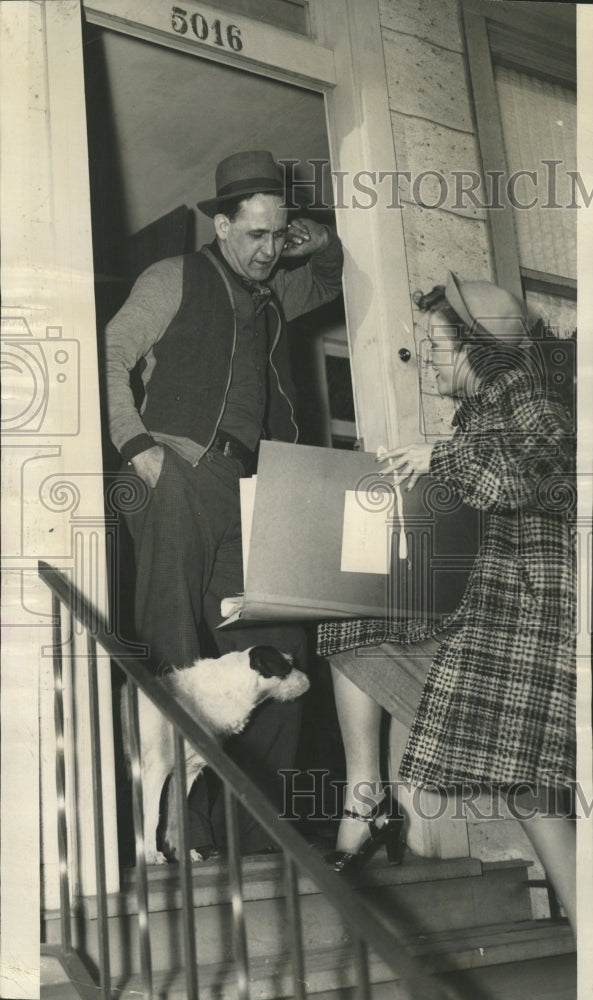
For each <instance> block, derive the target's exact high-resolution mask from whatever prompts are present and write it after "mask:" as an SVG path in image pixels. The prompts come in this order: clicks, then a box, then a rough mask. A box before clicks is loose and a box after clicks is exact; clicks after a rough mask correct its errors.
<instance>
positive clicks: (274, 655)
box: [249, 646, 292, 677]
mask: <svg viewBox="0 0 593 1000" xmlns="http://www.w3.org/2000/svg"><path fill="white" fill-rule="evenodd" d="M249 666H250V667H251V669H252V670H257V672H258V674H261V675H262V677H286V676H287V674H289V673H290V671H291V670H292V664H291V662H290V661H289V660H287V659H286V657H285V656H284V655H283V654H282V653H280V652H279V651H278V650H277V649H274V647H273V646H254V647H253V649H250V650H249Z"/></svg>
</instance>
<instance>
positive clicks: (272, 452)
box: [223, 441, 480, 625]
mask: <svg viewBox="0 0 593 1000" xmlns="http://www.w3.org/2000/svg"><path fill="white" fill-rule="evenodd" d="M402 525H403V529H402ZM243 530H244V563H245V564H246V566H245V593H244V595H243V596H242V597H240V598H238V599H236V600H235V601H223V615H225V616H228V617H227V620H226V622H224V623H223V624H224V625H226V624H230V623H231V622H232V621H238V620H241V621H244V620H249V619H252V620H259V621H261V620H267V619H298V618H301V619H323V618H339V617H352V616H354V617H356V616H367V615H368V616H373V617H374V616H377V617H388V616H396V617H430V618H434V617H438V616H440V615H443V614H446V613H448V612H450V611H452V610H453V609H454V608H455V607H456V606H457V604H458V602H459V600H460V599H461V596H462V594H463V591H464V588H465V583H466V580H467V575H468V572H469V570H470V568H471V565H472V563H473V560H474V558H475V554H476V552H477V549H478V545H479V536H480V526H479V519H478V516H477V513H476V512H475V511H473V510H471V509H470V508H468V507H466V506H464V505H463V504H461V503H460V502H459V501H458V500H457V498H456V497H455V496H454V495H453V494H452V493H451V491H449V490H448V489H447V488H446V487H443V486H442V485H440V484H438V483H437V482H435V481H434V480H432V479H430V478H429V477H428V476H423V477H422V478H421V480H419V482H418V484H417V485H416V486H415V487H414V489H413V490H412V491H409V492H408V491H407V490H406V489H405V485H404V486H402V488H401V489H399V488H396V487H395V486H394V483H393V478H392V477H391V476H381V475H380V470H379V466H378V464H377V462H376V457H375V455H374V454H370V453H366V452H351V451H341V450H338V449H331V448H313V447H308V446H305V445H293V444H284V443H280V442H272V441H264V442H262V444H261V447H260V456H259V463H258V471H257V477H256V489H255V500H254V506H253V515H252V522H251V531H250V532H249V525H248V523H246V524H244V528H243ZM381 550H382V551H381ZM232 596H233V595H229V598H231V597H232Z"/></svg>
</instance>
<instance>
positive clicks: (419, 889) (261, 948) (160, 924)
mask: <svg viewBox="0 0 593 1000" xmlns="http://www.w3.org/2000/svg"><path fill="white" fill-rule="evenodd" d="M526 868H527V865H526V863H524V862H506V863H504V864H501V865H495V866H492V868H491V867H489V866H483V865H482V864H481V863H480V862H479V861H477V860H475V859H469V858H461V859H457V860H451V861H443V860H438V859H422V858H414V857H413V856H411V855H409V856H408V857H406V858H405V860H404V863H403V864H402V865H401V866H389V865H387V864H386V863H385V861H384V860H383V859H379V858H376V859H373V861H372V863H371V864H369V865H368V866H367V867H366V868H365V869H364V871H363V873H361V875H360V877H359V878H358V879H356V880H353V881H352V885H353V886H354V887H355V889H356V892H357V893H360V894H361V895H363V896H364V897H365V899H366V901H367V902H368V903H369V904H370V905H371V906H372V907H373V908H375V909H376V910H377V911H378V912H380V913H381V914H382V915H383V916H384V917H385V918H386V919H389V918H390V915H391V914H393V913H397V914H398V915H399V916H400V918H402V919H403V921H404V925H406V926H409V927H410V928H415V927H418V928H422V930H423V931H424V932H425V933H434V932H439V931H445V930H456V929H461V928H467V927H474V926H476V925H480V924H493V923H497V924H498V923H503V922H504V921H516V920H527V919H529V918H530V917H531V909H530V900H529V893H528V891H527V889H526V887H525V881H526ZM134 881H135V878H134V874H133V873H130V872H128V873H126V874H125V877H124V886H125V888H124V889H123V890H122V892H120V893H117V894H115V895H113V896H111V897H110V898H109V901H108V903H109V914H110V919H109V932H110V945H111V963H112V968H113V971H114V974H115V975H117V976H120V975H121V976H128V975H131V974H133V973H135V972H136V971H139V969H140V964H139V962H140V959H139V950H138V934H137V926H136V917H135V912H136V910H137V904H136V897H135V892H134ZM193 882H194V903H195V907H196V909H195V918H196V942H197V949H198V955H199V956H200V957H201V960H202V961H203V962H205V963H208V964H212V963H221V962H224V961H226V960H229V959H230V958H231V954H232V952H231V939H232V904H231V895H230V889H229V886H228V876H227V871H226V866H225V865H224V864H222V863H221V862H209V863H206V864H203V865H199V866H197V867H196V870H195V872H194V879H193ZM243 890H244V899H245V907H244V911H245V921H246V930H247V940H248V947H249V952H250V954H251V955H252V956H253V957H258V956H269V955H272V954H282V953H283V952H284V951H286V950H287V949H288V941H287V937H286V935H287V930H286V904H285V888H284V865H283V858H282V857H281V856H274V857H269V856H262V857H256V858H249V859H245V860H244V863H243ZM299 891H300V908H301V915H302V924H303V938H304V945H305V948H306V949H307V950H308V949H310V948H312V949H315V948H324V949H328V950H331V949H332V948H336V947H340V946H341V945H342V944H343V942H344V941H346V940H347V939H348V935H347V931H346V928H345V926H344V924H343V922H342V920H341V919H340V917H339V916H338V914H337V912H336V910H335V909H334V907H333V906H332V904H331V903H330V901H329V900H328V899H327V898H326V897H325V896H324V895H323V894H321V893H320V892H319V890H318V889H317V887H316V885H315V884H314V882H313V881H312V880H311V879H309V878H307V877H301V878H299ZM149 896H150V902H149V906H150V917H149V920H150V929H151V939H152V950H153V966H154V968H177V967H179V966H181V965H182V964H183V954H182V948H183V944H182V942H183V925H182V911H181V894H180V890H179V887H178V874H177V866H173V865H167V866H154V868H152V869H151V870H150V872H149ZM95 913H96V902H95V901H94V900H85V901H84V911H83V915H84V919H83V920H82V921H79V925H80V923H84V947H85V953H86V954H87V955H88V956H89V957H90V958H91V960H95V961H96V960H97V955H98V942H97V920H96V919H94V917H95ZM58 931H59V925H58V924H57V923H56V922H55V921H46V940H47V941H48V942H50V943H51V942H52V940H53V941H55V938H52V935H55V934H57V933H58Z"/></svg>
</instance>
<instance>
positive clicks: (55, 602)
mask: <svg viewBox="0 0 593 1000" xmlns="http://www.w3.org/2000/svg"><path fill="white" fill-rule="evenodd" d="M51 609H52V645H53V671H54V728H55V734H56V798H57V825H58V865H59V880H60V924H61V941H62V946H63V948H64V949H65V950H66V951H70V949H71V948H72V926H71V923H70V880H69V878H68V824H67V822H66V764H65V760H64V701H63V694H62V606H61V604H60V601H59V599H58V598H57V597H56V595H55V594H53V593H52V598H51Z"/></svg>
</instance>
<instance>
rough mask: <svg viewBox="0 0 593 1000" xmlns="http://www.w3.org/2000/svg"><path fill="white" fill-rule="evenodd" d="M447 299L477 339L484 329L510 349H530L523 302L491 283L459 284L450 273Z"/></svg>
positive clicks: (446, 289) (464, 282)
mask: <svg viewBox="0 0 593 1000" xmlns="http://www.w3.org/2000/svg"><path fill="white" fill-rule="evenodd" d="M445 298H446V299H447V302H448V303H449V305H450V306H451V307H452V308H453V309H454V310H455V312H456V313H457V315H458V316H459V318H460V319H462V320H463V322H464V323H465V324H466V325H467V326H468V327H469V329H470V331H471V332H472V333H474V334H476V335H477V336H479V334H480V327H482V328H483V330H486V332H487V333H489V334H490V336H491V337H493V338H494V339H495V340H497V341H500V342H501V343H504V344H505V345H506V346H508V347H519V346H521V347H526V346H527V344H528V342H529V328H528V325H527V320H526V313H525V306H524V305H523V303H522V302H521V301H520V300H519V299H518V298H516V297H515V296H514V295H511V293H510V292H507V290H506V289H505V288H501V287H500V286H499V285H494V284H492V282H491V281H459V279H458V278H457V276H456V275H455V274H453V272H452V271H449V275H448V277H447V284H446V285H445Z"/></svg>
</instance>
